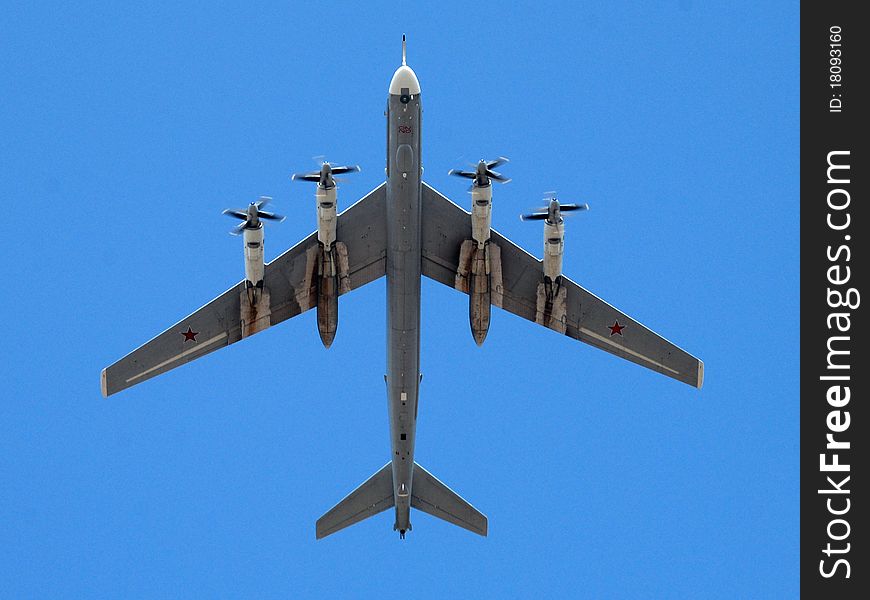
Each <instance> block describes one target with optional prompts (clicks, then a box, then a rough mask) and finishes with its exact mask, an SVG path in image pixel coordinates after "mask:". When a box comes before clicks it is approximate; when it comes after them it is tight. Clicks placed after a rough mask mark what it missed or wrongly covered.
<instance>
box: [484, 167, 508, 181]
mask: <svg viewBox="0 0 870 600" xmlns="http://www.w3.org/2000/svg"><path fill="white" fill-rule="evenodd" d="M486 176H487V177H489V178H490V179H495V180H496V181H498V182H499V183H507V182H509V181H510V180H511V179H510V177H505V176H504V175H502V174H501V173H496V172H495V171H490V170H489V169H487V170H486Z"/></svg>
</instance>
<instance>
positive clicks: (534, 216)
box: [520, 192, 589, 224]
mask: <svg viewBox="0 0 870 600" xmlns="http://www.w3.org/2000/svg"><path fill="white" fill-rule="evenodd" d="M544 198H549V200H550V204H549V205H548V206H541V207H539V208H536V209H534V211H535V212H531V213H524V214H521V215H520V219H522V220H523V221H544V220H546V221H548V222H550V223H553V224H555V223H559V222H560V221H561V220H562V213H563V212H572V211H577V210H589V205H588V204H585V203H584V204H573V203H572V204H561V203H560V202H559V200H558V199H556V192H545V193H544Z"/></svg>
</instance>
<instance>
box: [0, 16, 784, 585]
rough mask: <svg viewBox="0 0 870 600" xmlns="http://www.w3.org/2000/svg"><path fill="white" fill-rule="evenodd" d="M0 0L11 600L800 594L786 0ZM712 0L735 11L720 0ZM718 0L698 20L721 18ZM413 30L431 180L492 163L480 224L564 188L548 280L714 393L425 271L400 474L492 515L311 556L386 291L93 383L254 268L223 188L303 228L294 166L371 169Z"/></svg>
mask: <svg viewBox="0 0 870 600" xmlns="http://www.w3.org/2000/svg"><path fill="white" fill-rule="evenodd" d="M148 4H149V5H151V4H156V5H154V6H148V7H147V8H139V7H134V6H130V5H126V4H125V5H121V4H118V3H107V4H105V5H104V4H98V3H88V2H86V3H82V4H81V5H79V4H74V5H70V6H65V7H61V6H58V5H56V4H55V3H44V4H37V5H32V4H26V5H25V4H19V5H16V6H6V7H5V8H4V9H3V16H2V17H0V19H2V21H0V30H2V35H0V65H2V67H0V89H2V98H0V194H2V206H3V208H4V211H5V217H6V218H5V228H4V230H5V231H4V234H3V236H2V242H0V244H2V247H3V260H2V265H3V266H2V268H3V282H4V285H5V291H4V293H3V294H2V296H0V297H2V299H0V303H2V312H3V315H4V318H5V322H6V326H5V328H4V335H3V339H2V342H0V345H2V361H0V373H2V382H3V386H2V389H3V392H2V397H3V398H2V401H0V596H2V597H8V598H25V597H30V598H46V597H54V598H57V597H111V598H121V597H148V598H178V597H256V598H279V597H313V598H317V597H325V598H338V597H354V598H356V597H359V598H369V597H378V598H384V597H387V596H393V595H397V594H400V595H408V596H413V597H415V598H440V597H466V598H468V597H501V598H505V597H517V598H521V597H540V596H543V595H546V596H547V597H578V598H582V597H589V598H650V597H671V598H738V597H742V598H747V597H753V598H787V597H794V596H796V595H797V593H798V541H799V535H798V514H799V505H798V441H799V439H798V408H799V404H798V369H799V363H798V340H799V335H798V316H799V304H798V281H799V279H798V265H799V262H798V224H799V220H798V134H799V131H798V117H799V104H798V83H799V79H798V66H799V61H798V56H799V55H798V5H797V3H796V2H792V3H763V4H764V6H760V5H759V3H756V2H733V3H707V2H691V1H689V0H683V1H679V2H677V1H671V2H663V3H659V2H656V3H650V4H649V5H647V6H643V5H638V3H634V2H631V3H621V2H616V3H614V2H608V3H606V4H605V3H601V4H598V3H585V2H580V3H575V2H571V3H561V4H560V3H545V4H540V3H537V4H530V7H531V6H533V7H531V8H528V9H517V8H510V7H509V6H508V5H507V4H504V3H501V4H499V3H484V4H481V3H469V2H442V3H438V5H437V7H436V6H435V5H434V4H433V5H432V6H431V7H428V8H423V7H419V6H415V5H414V4H412V3H405V4H403V3H395V2H388V3H372V4H369V5H368V6H367V7H366V8H365V9H358V8H350V6H349V5H345V4H342V3H331V4H328V5H323V6H314V5H311V6H302V5H290V4H287V3H274V4H268V5H264V4H258V5H256V6H247V4H248V3H243V4H240V5H225V4H219V5H216V4H215V3H212V2H201V3H186V7H185V8H178V7H177V6H175V3H148ZM720 4H721V6H720ZM713 5H715V6H713ZM403 32H405V33H407V35H408V62H409V64H410V65H411V66H412V67H413V68H414V69H415V71H416V73H417V75H418V76H419V79H420V83H421V86H422V101H423V105H424V111H425V112H424V122H423V140H424V155H423V161H424V167H425V173H424V178H425V179H426V180H427V181H428V182H429V183H430V184H432V185H433V186H434V187H436V188H437V189H439V190H440V191H442V192H443V193H445V194H446V195H448V196H450V197H451V198H453V199H454V200H455V201H456V202H457V203H459V204H462V205H468V203H469V197H468V196H467V194H466V193H465V190H466V185H467V182H464V181H461V180H458V179H454V178H450V177H448V176H447V171H448V170H449V169H450V168H453V167H462V166H464V165H465V164H466V163H467V162H469V161H475V160H477V159H479V158H481V157H485V158H492V157H495V156H498V155H499V154H504V155H506V156H509V157H510V158H511V161H512V162H511V163H510V164H509V165H507V166H506V167H505V168H504V169H503V171H504V172H505V173H506V174H508V175H509V176H511V177H513V178H514V181H513V182H512V183H510V184H508V185H507V186H504V187H498V188H497V189H496V190H495V199H494V211H495V212H494V217H493V225H494V227H495V228H497V229H498V230H499V231H500V232H502V233H503V234H505V235H507V236H508V237H510V238H511V239H513V240H514V241H516V242H517V243H519V244H521V245H522V246H524V247H525V248H527V249H529V250H530V251H531V252H532V253H534V254H536V255H537V256H540V255H541V251H542V248H541V244H542V240H541V237H542V235H541V227H540V224H539V223H522V222H520V220H519V219H518V218H517V216H518V214H519V213H520V212H521V211H524V210H526V209H528V208H530V207H534V206H536V205H539V204H540V198H541V194H542V192H544V191H547V190H553V189H555V190H558V191H559V192H560V195H561V197H562V199H564V200H566V201H579V202H588V203H589V204H590V205H591V207H592V210H591V211H590V212H588V213H583V214H580V215H578V216H575V217H574V218H573V219H572V220H571V221H570V222H569V223H568V226H567V240H566V256H565V272H566V273H567V274H569V275H570V276H571V277H572V278H573V279H575V280H576V281H578V282H579V283H581V285H583V286H585V287H586V288H588V289H589V290H591V291H593V292H594V293H596V294H598V295H599V296H601V297H602V298H604V299H606V300H607V301H609V302H610V303H612V304H614V305H615V306H617V307H618V308H620V309H621V310H623V311H624V312H626V313H628V314H630V315H632V316H633V317H635V318H636V319H638V320H639V321H641V322H642V323H644V324H646V325H648V326H649V327H651V328H652V329H653V330H655V331H657V332H659V333H661V334H662V335H664V336H665V337H667V338H668V339H671V340H672V341H674V342H675V343H677V344H678V345H680V346H682V347H683V348H685V349H687V350H688V351H689V352H691V353H693V354H695V355H697V356H699V357H700V358H702V359H703V360H704V362H705V365H706V383H705V386H704V388H703V390H701V391H698V390H694V389H692V388H690V387H689V386H686V385H684V384H681V383H678V382H676V381H673V380H671V379H668V378H666V377H663V376H661V375H659V374H656V373H654V372H651V371H647V370H645V369H643V368H641V367H638V366H636V365H634V364H631V363H628V362H625V361H622V360H620V359H617V358H615V357H613V356H611V355H608V354H605V353H603V352H600V351H598V350H595V349H593V348H591V347H589V346H586V345H584V344H581V343H579V342H576V341H573V340H570V339H568V338H564V337H561V336H558V335H556V334H554V333H552V332H550V331H547V330H544V329H543V328H540V327H536V326H534V325H532V324H530V323H528V322H526V321H523V320H521V319H519V318H517V317H514V316H513V315H510V314H507V313H504V312H500V311H497V310H496V311H494V313H493V319H492V327H491V330H490V333H489V337H488V338H487V340H486V343H485V345H484V346H483V347H482V348H478V347H477V346H476V345H475V344H474V341H473V339H472V337H471V333H470V330H469V325H468V316H467V313H468V304H467V298H466V297H465V296H462V295H460V294H458V293H456V292H455V291H452V290H450V289H448V288H446V287H444V286H441V285H440V284H437V283H434V282H432V281H429V280H424V281H423V295H424V297H423V306H422V314H423V319H424V322H425V329H424V330H423V338H422V370H423V374H424V377H423V383H422V385H421V392H420V393H421V400H420V402H421V403H420V412H419V429H418V439H417V460H418V461H419V462H420V463H421V464H422V465H424V466H425V467H426V468H427V469H429V470H430V471H431V472H432V473H434V474H435V475H436V476H438V477H439V478H440V479H442V480H443V481H444V482H445V483H447V484H448V485H450V486H451V487H452V488H453V489H455V490H456V491H457V492H458V493H460V494H461V495H462V496H464V497H465V498H467V499H468V500H469V501H470V502H472V503H473V504H474V505H475V506H477V507H478V508H479V509H481V510H482V511H483V512H484V513H485V514H487V516H488V517H489V527H490V535H489V537H488V538H480V537H477V536H475V535H473V534H470V533H468V532H467V531H465V530H462V529H459V528H457V527H454V526H452V525H449V524H447V523H445V522H442V521H439V520H436V519H434V518H432V517H429V516H428V515H425V514H422V513H419V512H414V513H413V514H412V521H413V525H414V530H413V532H411V533H410V534H409V535H408V537H407V539H406V540H405V541H404V542H402V541H399V538H398V535H397V534H396V533H394V532H393V531H392V524H393V515H392V513H390V512H387V513H383V514H381V515H378V516H376V517H374V518H372V519H369V520H368V521H365V522H362V523H360V524H358V525H355V526H353V527H351V528H349V529H347V530H344V531H341V532H340V533H338V534H336V535H334V536H331V537H329V538H327V539H325V540H321V541H315V538H314V522H315V520H316V519H317V518H318V517H319V516H320V515H321V514H322V513H324V512H325V511H326V510H328V509H329V508H330V507H331V506H333V505H334V504H335V503H336V502H337V501H338V500H340V499H341V498H342V497H343V496H344V495H345V494H346V493H348V492H349V491H350V490H351V489H353V488H354V487H355V486H356V485H357V484H359V483H360V482H361V481H363V480H364V479H365V478H366V477H368V476H369V475H370V474H371V473H372V472H374V471H375V470H377V469H378V468H380V467H381V466H382V465H383V464H384V463H385V462H386V461H387V460H388V458H389V437H388V421H387V407H386V394H385V387H384V383H383V373H384V369H385V364H386V351H385V302H384V300H385V285H384V281H383V280H380V281H379V282H376V283H374V284H371V285H369V286H367V287H365V288H363V289H361V290H357V291H355V292H353V293H352V294H350V295H349V296H345V297H343V298H342V299H341V302H340V325H339V329H338V335H337V337H336V340H335V343H334V345H333V347H332V348H331V349H330V350H328V351H327V350H325V349H324V348H323V347H322V346H321V343H320V340H319V337H318V335H317V330H316V326H315V315H314V312H313V311H312V312H309V313H306V314H304V315H302V316H299V317H296V318H294V319H292V320H291V321H287V322H285V323H282V324H281V325H280V326H277V327H274V328H272V329H270V330H268V331H267V332H265V333H261V334H259V335H257V336H256V337H254V338H252V339H249V340H246V341H244V342H241V343H239V344H236V345H234V346H232V347H230V348H226V349H223V350H221V351H220V352H217V353H215V354H211V355H209V356H208V357H207V358H204V359H201V360H199V361H196V362H195V363H192V364H190V365H187V366H185V367H183V368H180V369H177V370H175V371H172V372H171V373H168V374H165V375H163V376H161V377H159V378H156V379H153V380H150V381H148V382H146V383H144V384H142V385H140V386H137V387H135V388H133V389H130V390H127V391H125V392H122V393H120V394H118V395H117V396H113V397H112V398H110V399H108V400H106V399H103V398H102V397H101V396H100V387H99V373H100V370H101V369H102V368H103V367H105V366H106V365H108V364H110V363H112V362H114V361H115V360H117V359H118V358H120V357H121V356H123V355H124V354H126V353H127V352H129V351H130V350H132V349H133V348H135V347H136V346H138V345H139V344H141V343H142V342H145V341H146V340H148V339H149V338H150V337H152V336H153V335H155V334H156V333H158V332H160V331H162V330H163V329H164V328H165V327H167V326H169V325H171V324H172V323H174V322H175V321H176V320H178V319H179V318H181V317H183V316H184V315H186V314H188V313H189V312H190V311H192V310H194V309H196V308H198V307H199V306H200V305H202V304H204V303H205V302H206V301H208V300H210V299H211V298H213V297H214V296H216V295H217V294H218V293H220V292H222V291H224V290H225V289H226V288H228V287H229V286H230V285H232V284H234V283H236V282H237V281H239V280H240V279H241V277H242V276H243V262H242V248H241V241H240V240H239V239H238V238H233V237H230V236H229V235H227V230H228V229H229V228H230V227H232V226H233V222H232V221H230V220H229V219H227V218H226V217H224V216H221V214H220V211H221V210H222V209H224V208H227V207H238V206H244V205H246V204H247V203H248V202H250V201H252V200H255V199H256V198H257V197H258V196H259V195H261V194H267V195H271V196H273V197H274V198H275V204H274V207H275V210H278V211H280V212H283V213H286V214H287V215H288V219H287V220H286V221H285V222H284V223H283V224H280V225H276V226H271V227H269V228H268V229H267V231H266V253H267V259H271V258H274V257H275V256H277V255H278V254H279V253H280V252H281V251H283V250H284V249H286V248H287V247H289V246H290V245H292V244H294V243H295V242H296V241H297V240H299V239H300V238H302V237H303V236H305V235H307V234H308V233H310V232H311V231H312V230H313V229H314V227H315V213H314V199H313V191H314V190H313V187H312V186H311V185H309V184H303V183H295V182H291V181H290V179H289V175H290V174H291V173H292V172H294V171H301V170H310V169H311V168H313V167H315V166H316V165H315V163H314V162H313V161H312V159H311V157H312V156H314V155H320V154H325V155H326V156H327V157H328V158H329V159H330V160H332V161H336V162H350V163H359V164H360V165H361V166H362V169H363V170H362V172H361V173H360V174H358V175H354V176H352V177H349V178H348V179H347V181H346V182H345V184H344V185H342V187H341V189H340V191H339V202H340V205H341V206H342V207H347V206H349V205H350V204H351V203H352V202H354V201H355V200H357V199H358V198H359V197H361V196H362V195H364V194H365V193H366V192H368V191H369V190H370V189H372V188H373V187H375V186H376V185H378V184H379V183H380V182H381V181H382V180H383V166H384V152H385V148H384V143H385V132H384V127H385V123H384V117H383V110H384V106H385V102H386V96H387V87H388V83H389V79H390V76H391V75H392V73H393V71H394V70H395V68H396V67H397V66H398V65H399V62H400V58H401V44H400V40H401V35H402V33H403Z"/></svg>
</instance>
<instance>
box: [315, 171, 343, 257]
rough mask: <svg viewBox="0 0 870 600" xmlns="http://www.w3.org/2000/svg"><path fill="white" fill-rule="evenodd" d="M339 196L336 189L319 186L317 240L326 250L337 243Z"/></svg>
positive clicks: (317, 192) (316, 194) (316, 193)
mask: <svg viewBox="0 0 870 600" xmlns="http://www.w3.org/2000/svg"><path fill="white" fill-rule="evenodd" d="M337 196H338V194H337V193H336V187H335V186H334V185H333V186H331V187H323V186H321V185H318V186H317V190H316V191H315V192H314V198H315V200H316V201H317V240H318V241H319V242H320V243H321V244H322V245H323V247H324V248H325V249H326V250H331V249H332V245H333V244H334V243H335V229H336V224H337V221H338V218H337V215H338V197H337Z"/></svg>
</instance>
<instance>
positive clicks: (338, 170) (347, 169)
mask: <svg viewBox="0 0 870 600" xmlns="http://www.w3.org/2000/svg"><path fill="white" fill-rule="evenodd" d="M359 172H360V168H359V165H348V166H344V167H332V174H333V175H342V174H344V173H359Z"/></svg>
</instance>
